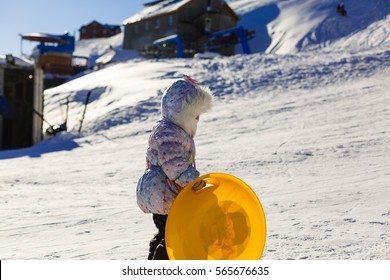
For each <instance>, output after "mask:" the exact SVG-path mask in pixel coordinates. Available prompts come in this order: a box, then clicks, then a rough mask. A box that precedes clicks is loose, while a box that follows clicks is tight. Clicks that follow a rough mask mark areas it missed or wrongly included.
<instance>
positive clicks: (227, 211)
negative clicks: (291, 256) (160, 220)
mask: <svg viewBox="0 0 390 280" xmlns="http://www.w3.org/2000/svg"><path fill="white" fill-rule="evenodd" d="M200 180H203V181H205V182H206V186H205V187H204V188H202V189H200V190H197V191H195V190H194V189H193V186H194V185H196V183H197V182H199V181H200ZM165 232H166V233H165V241H166V246H167V251H168V256H169V259H171V260H258V259H260V258H261V255H262V253H263V250H264V246H265V240H266V220H265V215H264V211H263V207H262V206H261V203H260V201H259V199H258V198H257V196H256V194H255V193H254V192H253V190H252V189H251V188H250V187H249V186H248V185H247V184H246V183H245V182H243V181H241V180H240V179H238V178H236V177H234V176H232V175H229V174H223V173H211V174H207V175H203V176H201V177H199V178H198V179H197V180H195V181H194V182H192V183H190V184H189V185H188V186H186V187H185V188H184V189H183V190H182V191H181V192H180V193H179V195H178V196H177V198H176V200H175V201H174V203H173V205H172V208H171V210H170V212H169V215H168V220H167V225H166V231H165Z"/></svg>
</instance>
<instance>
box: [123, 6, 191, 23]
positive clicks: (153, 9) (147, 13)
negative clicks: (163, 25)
mask: <svg viewBox="0 0 390 280" xmlns="http://www.w3.org/2000/svg"><path fill="white" fill-rule="evenodd" d="M190 1H191V0H166V1H162V2H160V3H157V4H155V5H152V6H146V7H144V9H142V10H141V11H140V12H138V13H137V14H135V15H133V16H131V17H129V18H128V19H126V20H124V21H123V22H122V24H123V25H126V24H131V23H135V22H137V21H141V20H144V19H147V18H152V17H156V16H159V15H162V14H168V13H172V12H174V11H177V10H178V9H179V8H181V7H183V6H184V5H186V4H187V3H188V2H190Z"/></svg>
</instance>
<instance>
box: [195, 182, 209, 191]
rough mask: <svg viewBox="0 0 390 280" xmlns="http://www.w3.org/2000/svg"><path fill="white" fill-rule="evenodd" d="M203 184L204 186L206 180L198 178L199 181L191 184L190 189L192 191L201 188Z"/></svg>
mask: <svg viewBox="0 0 390 280" xmlns="http://www.w3.org/2000/svg"><path fill="white" fill-rule="evenodd" d="M205 186H206V182H205V181H203V180H200V181H199V182H196V184H195V185H193V186H192V189H193V190H194V191H198V190H201V189H203V188H204V187H205Z"/></svg>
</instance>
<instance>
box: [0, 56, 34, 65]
mask: <svg viewBox="0 0 390 280" xmlns="http://www.w3.org/2000/svg"><path fill="white" fill-rule="evenodd" d="M13 57H14V65H18V66H34V62H33V61H31V60H28V59H26V58H22V57H17V56H14V55H13ZM5 64H7V59H6V55H1V54H0V65H5Z"/></svg>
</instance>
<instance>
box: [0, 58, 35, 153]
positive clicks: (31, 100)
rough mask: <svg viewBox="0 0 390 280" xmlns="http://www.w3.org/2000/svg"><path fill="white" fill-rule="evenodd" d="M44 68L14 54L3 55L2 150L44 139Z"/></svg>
mask: <svg viewBox="0 0 390 280" xmlns="http://www.w3.org/2000/svg"><path fill="white" fill-rule="evenodd" d="M42 121H43V71H42V70H41V69H40V68H36V67H35V66H34V64H33V63H31V62H26V61H25V60H23V59H20V58H17V57H14V56H12V55H7V56H1V55H0V150H4V149H16V148H23V147H28V146H32V145H34V144H36V143H38V142H39V141H40V140H42V137H43V136H42Z"/></svg>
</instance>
